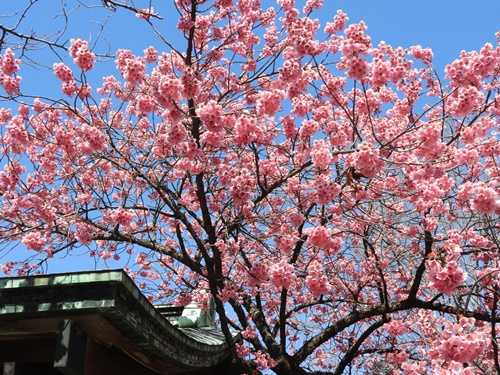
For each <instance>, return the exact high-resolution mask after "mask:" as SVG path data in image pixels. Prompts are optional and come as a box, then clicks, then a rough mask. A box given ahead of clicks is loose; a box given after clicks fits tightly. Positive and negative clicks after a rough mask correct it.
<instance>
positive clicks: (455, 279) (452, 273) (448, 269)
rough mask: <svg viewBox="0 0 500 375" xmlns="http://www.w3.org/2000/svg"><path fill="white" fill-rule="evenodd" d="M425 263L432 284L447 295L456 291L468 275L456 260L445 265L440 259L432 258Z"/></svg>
mask: <svg viewBox="0 0 500 375" xmlns="http://www.w3.org/2000/svg"><path fill="white" fill-rule="evenodd" d="M425 265H426V268H427V272H428V273H429V280H430V286H431V287H433V288H435V289H436V290H437V291H438V292H439V293H443V294H446V295H450V294H453V293H455V291H456V290H457V288H458V287H459V286H460V285H461V284H462V283H463V282H464V280H465V278H466V276H467V273H466V272H465V271H464V270H462V269H461V268H460V267H459V266H458V264H457V262H455V261H451V262H446V264H444V265H443V264H442V262H441V261H440V260H436V259H431V260H427V261H426V262H425Z"/></svg>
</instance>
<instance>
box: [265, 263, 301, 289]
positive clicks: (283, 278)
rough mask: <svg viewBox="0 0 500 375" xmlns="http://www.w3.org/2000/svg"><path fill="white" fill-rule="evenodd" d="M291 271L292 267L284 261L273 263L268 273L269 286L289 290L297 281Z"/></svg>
mask: <svg viewBox="0 0 500 375" xmlns="http://www.w3.org/2000/svg"><path fill="white" fill-rule="evenodd" d="M293 271H294V268H293V265H291V264H290V263H288V262H287V261H286V260H282V261H280V262H279V263H275V264H274V265H273V266H272V267H271V269H270V273H269V276H270V281H271V284H272V285H274V286H275V287H277V288H285V289H290V288H291V287H292V285H293V284H294V283H295V280H296V279H297V276H296V275H295V273H294V272H293Z"/></svg>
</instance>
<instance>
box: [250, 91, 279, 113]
mask: <svg viewBox="0 0 500 375" xmlns="http://www.w3.org/2000/svg"><path fill="white" fill-rule="evenodd" d="M285 97H286V93H285V91H283V90H265V91H261V92H260V93H259V98H258V99H257V113H258V114H259V115H267V116H274V115H275V114H276V113H278V111H279V110H280V108H281V102H282V101H283V100H284V99H285Z"/></svg>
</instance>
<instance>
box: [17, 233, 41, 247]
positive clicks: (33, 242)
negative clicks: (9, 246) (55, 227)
mask: <svg viewBox="0 0 500 375" xmlns="http://www.w3.org/2000/svg"><path fill="white" fill-rule="evenodd" d="M21 242H22V243H23V245H24V246H26V248H27V249H28V250H35V251H41V250H42V249H43V247H44V246H45V245H46V244H47V240H46V239H45V238H43V237H42V234H41V233H40V232H28V233H26V234H25V235H23V238H22V240H21Z"/></svg>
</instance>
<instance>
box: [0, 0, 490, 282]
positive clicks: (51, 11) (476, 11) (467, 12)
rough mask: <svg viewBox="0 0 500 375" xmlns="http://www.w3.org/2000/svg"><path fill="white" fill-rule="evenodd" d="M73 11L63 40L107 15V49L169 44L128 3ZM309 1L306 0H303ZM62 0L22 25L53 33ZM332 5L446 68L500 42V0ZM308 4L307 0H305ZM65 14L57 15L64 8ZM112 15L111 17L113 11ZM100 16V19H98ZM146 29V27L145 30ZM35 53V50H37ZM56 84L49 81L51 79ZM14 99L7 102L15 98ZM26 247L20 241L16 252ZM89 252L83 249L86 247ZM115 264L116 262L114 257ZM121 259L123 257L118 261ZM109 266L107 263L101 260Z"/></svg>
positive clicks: (4, 20) (1, 8)
mask: <svg viewBox="0 0 500 375" xmlns="http://www.w3.org/2000/svg"><path fill="white" fill-rule="evenodd" d="M29 2H30V1H29V0H15V1H7V0H0V15H1V16H2V17H1V18H0V23H1V24H4V25H6V26H7V27H12V26H13V24H14V21H15V20H16V19H17V18H18V17H17V16H14V17H9V15H13V14H15V12H16V11H21V10H22V9H24V7H23V5H25V4H29ZM84 2H85V3H87V4H90V3H93V4H100V0H86V1H84ZM65 3H66V4H67V6H66V7H65V11H66V12H67V15H68V17H69V18H68V19H69V27H68V29H67V31H66V33H65V36H64V37H63V38H62V39H61V42H64V41H66V40H69V39H71V38H82V39H86V40H91V41H92V40H95V38H96V36H97V35H98V32H99V23H101V24H102V23H104V22H105V23H106V25H105V33H104V34H103V36H105V37H106V39H104V38H101V39H100V41H101V44H100V46H99V48H101V50H104V49H105V48H106V46H107V43H109V48H110V52H111V53H114V52H115V51H116V50H117V49H118V48H126V49H132V50H133V51H134V52H135V53H137V54H140V53H142V50H143V49H145V48H146V47H148V46H149V45H151V44H154V45H155V46H156V47H157V48H158V49H159V50H160V51H162V49H163V50H164V48H166V46H164V45H163V47H161V46H162V45H161V43H159V42H158V39H156V38H155V37H154V36H153V34H152V33H149V34H148V33H144V32H142V31H143V30H144V29H143V28H140V29H138V26H140V23H141V22H144V21H142V20H139V19H137V18H136V17H134V15H133V14H131V13H130V12H126V11H119V12H116V13H110V14H109V15H107V14H106V12H103V10H102V8H90V9H84V7H83V6H82V5H78V3H79V2H78V1H77V0H65ZM148 3H149V0H136V1H135V4H136V5H137V6H141V5H143V6H144V7H145V6H146V5H147V4H148ZM153 3H154V4H156V3H158V4H162V5H161V7H160V6H155V10H156V11H157V12H158V13H159V14H160V15H162V16H163V17H164V20H162V21H158V22H157V23H156V25H157V27H158V28H159V30H160V31H161V32H163V33H164V34H165V35H167V36H168V38H169V39H170V40H171V41H173V43H174V44H175V45H179V46H180V45H182V36H180V34H178V33H177V34H176V32H175V25H176V23H177V15H176V13H175V11H174V10H173V9H172V7H170V6H169V4H171V2H170V1H169V0H160V1H156V2H153ZM298 3H300V4H303V3H304V2H303V1H298ZM59 4H60V1H58V0H39V1H38V2H37V3H36V4H35V5H34V6H33V8H32V9H31V10H30V12H28V13H27V16H26V18H25V20H24V21H23V22H22V23H21V25H20V28H19V29H18V31H20V32H24V33H28V34H29V33H31V32H32V31H35V32H36V33H37V35H41V34H43V33H51V32H55V31H57V30H60V29H61V28H62V27H63V25H64V17H62V16H61V8H60V5H59ZM261 4H262V6H263V7H264V8H268V7H270V6H275V7H276V3H275V1H274V0H261ZM324 4H325V5H324V8H323V10H322V11H321V12H317V13H316V15H313V17H320V19H321V23H322V25H324V24H325V22H327V21H331V20H332V18H333V16H334V15H335V13H336V11H337V9H342V10H343V11H344V12H346V13H347V15H348V17H349V19H350V23H352V22H359V21H361V20H364V21H365V22H366V24H367V26H368V34H369V35H370V36H371V38H372V43H373V44H374V45H377V44H378V43H379V42H380V41H381V40H383V41H385V42H386V43H387V44H391V45H393V46H402V47H410V46H412V45H416V44H420V45H422V46H423V47H431V48H432V49H433V51H434V56H435V60H434V64H435V67H436V69H437V71H438V72H443V70H444V66H445V65H446V64H447V63H450V62H452V61H453V60H454V59H456V58H457V57H458V55H459V53H460V51H461V50H479V49H480V48H481V47H482V46H483V45H484V44H485V43H486V42H491V43H493V44H495V43H496V38H495V32H496V31H499V30H500V0H485V1H475V2H471V1H465V0H454V1H452V0H418V1H411V0H324ZM300 7H302V5H300ZM57 14H59V16H57V17H56V15H57ZM108 16H109V18H108ZM96 21H97V23H96ZM138 30H141V32H138ZM34 56H35V55H34ZM36 56H37V59H38V60H37V61H42V63H44V64H46V65H47V66H49V67H50V66H52V64H53V63H54V62H58V61H57V59H56V56H54V54H52V53H50V51H49V50H48V49H45V50H42V51H39V52H37V54H36ZM112 65H113V64H105V63H104V64H97V65H96V69H94V70H93V71H92V72H90V73H89V75H88V78H89V81H90V83H91V85H92V86H94V87H98V86H99V83H100V77H102V76H105V75H109V74H116V71H114V70H113V67H112ZM20 75H21V76H23V82H22V86H21V87H22V90H23V92H24V93H26V92H30V93H36V94H37V95H43V96H54V95H59V96H61V95H62V94H60V91H59V86H58V83H57V81H56V80H54V81H52V79H53V75H52V73H51V72H50V70H49V69H48V68H43V67H40V66H37V67H36V69H28V67H27V66H23V67H22V68H21V72H20ZM51 81H52V82H54V84H51V83H50V84H49V82H51ZM7 105H9V104H8V103H0V106H7ZM17 251H22V249H21V247H20V246H18V247H17V248H16V249H15V250H14V252H17ZM80 254H81V252H80ZM3 255H4V253H3V250H0V263H4V262H5V260H6V259H10V258H17V256H15V255H14V256H12V255H10V256H6V257H2V256H3ZM110 265H111V266H114V264H113V263H110ZM116 266H118V264H116ZM94 267H95V265H94V262H93V261H92V260H90V259H89V257H88V255H81V256H77V257H74V258H71V259H65V260H64V261H62V262H54V263H53V264H52V266H51V267H50V269H49V270H50V271H51V272H57V271H71V270H87V269H93V268H94ZM100 268H102V265H101V267H100Z"/></svg>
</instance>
